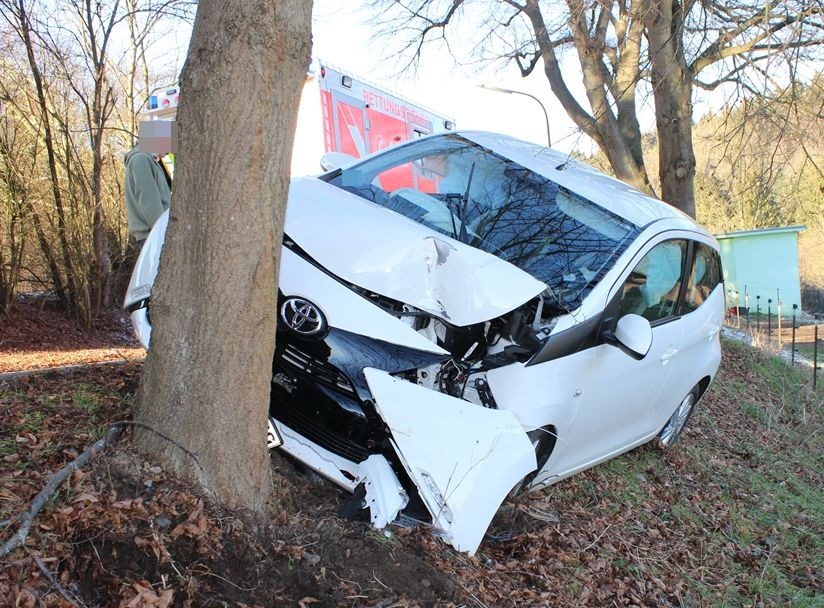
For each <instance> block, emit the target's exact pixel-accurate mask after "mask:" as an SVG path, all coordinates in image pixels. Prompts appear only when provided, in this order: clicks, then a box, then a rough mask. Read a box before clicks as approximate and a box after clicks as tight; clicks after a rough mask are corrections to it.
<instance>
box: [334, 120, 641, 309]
mask: <svg viewBox="0 0 824 608" xmlns="http://www.w3.org/2000/svg"><path fill="white" fill-rule="evenodd" d="M325 179H326V180H327V181H328V182H329V183H331V184H333V185H335V186H338V187H340V188H343V189H344V190H347V191H349V192H352V193H354V194H357V195H358V196H360V197H362V198H365V199H367V200H370V201H372V202H374V203H377V204H378V205H381V206H382V207H386V208H387V209H391V210H392V211H395V212H396V213H399V214H401V215H403V216H405V217H407V218H409V219H411V220H414V221H416V222H418V223H420V224H423V225H424V226H427V227H428V228H431V229H432V230H435V231H437V232H439V233H441V234H445V235H448V236H450V237H452V238H454V239H456V240H459V241H461V242H463V243H466V244H468V245H470V246H472V247H477V248H478V249H481V250H483V251H486V252H488V253H491V254H493V255H496V256H498V257H500V258H502V259H504V260H506V261H507V262H510V263H511V264H514V265H515V266H517V267H518V268H520V269H522V270H524V271H526V272H528V273H529V274H531V275H532V276H534V277H535V278H537V279H538V280H540V281H543V282H544V283H546V284H547V286H548V287H549V291H550V293H551V295H552V296H554V298H555V300H556V301H557V302H558V304H559V305H561V306H562V307H563V308H565V309H567V310H571V309H572V308H575V307H577V306H578V305H579V304H580V302H581V300H582V299H583V297H584V296H585V295H586V294H587V293H588V292H589V290H590V289H591V287H592V286H593V285H594V284H595V283H596V282H597V281H599V280H600V279H601V278H602V277H603V275H604V274H605V273H606V272H607V271H608V270H609V269H610V268H611V267H612V265H613V263H614V262H615V260H616V258H617V257H618V256H619V255H620V254H621V253H622V252H623V250H624V249H625V247H626V245H627V244H628V243H629V242H630V241H631V240H632V239H633V238H634V237H635V236H636V235H637V233H638V229H637V228H636V227H635V226H634V225H633V224H632V223H630V222H628V221H625V220H623V219H621V218H620V217H618V216H616V215H614V214H612V213H610V212H608V211H607V210H605V209H603V208H601V207H599V206H597V205H595V204H594V203H592V202H591V201H589V200H586V199H584V198H582V197H580V196H578V195H577V194H575V193H574V192H571V191H569V190H567V189H566V188H564V187H562V186H559V185H558V184H556V183H555V182H553V181H552V180H551V179H549V178H547V177H544V176H543V175H540V174H538V173H535V172H534V171H531V170H529V169H527V168H525V167H523V166H521V165H519V164H518V163H515V162H513V161H511V160H509V159H507V158H505V157H503V156H500V155H498V154H496V153H494V152H492V151H491V150H488V149H486V148H484V147H482V146H480V145H478V144H475V143H474V142H471V141H469V140H467V139H465V138H463V137H461V136H459V135H455V134H449V135H444V136H439V137H432V138H427V139H424V140H421V141H419V142H415V143H412V144H408V145H405V146H400V147H398V148H397V149H395V150H393V151H387V152H385V153H383V154H380V155H377V156H375V157H372V158H369V159H367V160H365V161H363V162H362V163H359V164H356V165H353V166H351V167H348V168H346V169H343V170H338V171H335V172H333V173H331V174H329V175H327V176H326V177H325Z"/></svg>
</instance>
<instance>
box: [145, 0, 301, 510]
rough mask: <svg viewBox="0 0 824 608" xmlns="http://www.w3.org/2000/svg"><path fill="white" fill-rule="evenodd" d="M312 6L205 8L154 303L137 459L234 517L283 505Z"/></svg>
mask: <svg viewBox="0 0 824 608" xmlns="http://www.w3.org/2000/svg"><path fill="white" fill-rule="evenodd" d="M311 9H312V3H311V2H306V1H305V0H281V1H279V2H271V1H270V0H201V2H200V4H199V6H198V9H197V15H196V17H195V24H194V31H193V34H192V40H191V44H190V48H189V54H188V58H187V60H186V65H185V67H184V69H183V73H182V75H181V104H180V108H179V111H178V123H179V133H180V141H179V147H178V159H177V160H178V165H177V171H176V183H175V193H174V197H173V200H172V212H171V213H172V214H171V221H170V223H169V228H168V232H167V234H166V242H165V245H164V250H163V254H162V257H161V265H160V271H159V275H158V277H157V282H156V284H155V288H154V290H153V293H152V307H151V314H152V321H153V324H154V330H153V335H152V348H151V349H150V352H149V355H148V357H147V360H146V365H145V369H144V375H143V379H142V382H141V387H140V391H139V402H138V409H137V419H138V420H139V421H141V422H143V423H146V424H148V425H151V426H153V427H155V428H158V429H162V430H163V431H164V432H165V433H166V434H168V435H170V436H171V437H172V438H173V439H174V440H175V441H177V442H179V443H180V444H181V445H182V446H184V447H186V448H187V449H189V450H191V451H192V452H193V453H195V454H196V455H197V457H198V459H199V462H200V465H202V467H201V466H198V465H197V464H196V463H195V462H193V461H192V459H191V458H190V457H188V456H186V455H185V454H183V453H182V452H181V451H180V450H179V449H177V448H176V447H175V446H174V445H172V444H170V443H169V442H167V441H165V440H163V439H161V438H159V437H158V436H156V435H153V434H149V433H145V432H138V433H137V434H136V441H137V444H138V447H139V448H140V449H141V450H142V451H144V452H145V453H148V454H151V455H152V456H153V457H154V458H155V459H157V460H158V461H160V463H161V464H162V465H164V466H165V467H166V468H167V469H171V470H173V471H174V472H176V473H177V474H179V475H183V476H184V477H187V478H189V479H191V480H194V481H195V482H197V483H199V484H200V485H201V486H202V487H203V488H205V489H206V490H207V491H208V492H210V493H212V494H213V495H214V496H215V497H216V498H217V499H218V500H220V501H221V502H223V503H224V504H226V505H228V506H230V507H242V508H248V509H251V510H253V511H258V512H260V511H262V510H263V509H264V506H265V503H266V500H267V498H268V497H269V495H270V493H271V473H270V470H269V466H268V458H267V450H266V420H267V411H268V404H269V388H270V384H269V382H270V376H271V369H272V358H273V356H274V345H275V325H276V318H275V315H276V299H277V270H278V266H279V257H280V255H279V254H280V247H279V245H280V242H281V237H282V231H283V218H284V211H285V206H286V196H287V191H288V175H289V165H290V156H291V150H292V140H293V137H294V130H295V122H296V119H297V109H298V102H299V99H300V92H301V88H302V84H303V80H304V77H305V74H306V68H307V67H308V62H309V58H310V47H311V29H310V26H311Z"/></svg>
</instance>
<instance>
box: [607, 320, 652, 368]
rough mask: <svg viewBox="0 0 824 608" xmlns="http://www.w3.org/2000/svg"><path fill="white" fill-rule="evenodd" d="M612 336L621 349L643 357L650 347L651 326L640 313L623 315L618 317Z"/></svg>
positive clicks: (634, 355) (640, 357)
mask: <svg viewBox="0 0 824 608" xmlns="http://www.w3.org/2000/svg"><path fill="white" fill-rule="evenodd" d="M613 337H614V339H615V341H616V342H617V346H619V347H622V348H621V350H623V351H624V352H627V354H629V355H631V356H633V357H635V358H636V359H643V358H644V357H646V356H647V353H648V352H649V349H650V347H652V326H651V325H650V324H649V321H647V320H646V319H645V318H644V317H642V316H641V315H632V314H629V315H624V316H623V317H621V318H620V319H618V324H617V325H616V326H615V332H614V334H613Z"/></svg>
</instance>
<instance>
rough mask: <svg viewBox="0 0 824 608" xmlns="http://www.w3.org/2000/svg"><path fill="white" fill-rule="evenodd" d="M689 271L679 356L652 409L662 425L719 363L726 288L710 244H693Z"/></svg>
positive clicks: (681, 310)
mask: <svg viewBox="0 0 824 608" xmlns="http://www.w3.org/2000/svg"><path fill="white" fill-rule="evenodd" d="M690 257H691V261H690V265H689V271H688V272H687V273H686V275H685V276H686V280H685V281H684V290H683V296H682V299H681V302H680V303H679V310H678V314H679V317H680V321H679V322H680V325H681V331H682V339H681V348H680V351H679V354H678V359H677V361H676V362H675V365H674V366H673V369H672V370H670V374H669V377H668V379H667V382H666V384H665V385H664V386H663V387H662V389H661V393H660V395H659V397H658V399H656V401H655V403H654V404H653V406H652V409H651V411H650V412H649V417H650V419H651V420H652V421H653V423H654V424H656V425H657V426H658V427H659V428H660V427H662V426H663V425H664V423H665V422H666V421H667V420H668V419H669V417H670V416H671V415H672V413H673V411H674V409H675V407H676V405H675V404H677V403H678V402H680V400H681V399H682V398H683V397H684V396H685V395H686V394H687V393H688V392H689V391H690V390H691V389H692V387H694V386H695V385H696V384H697V383H698V382H699V381H700V380H701V379H702V378H703V377H704V376H705V375H707V370H708V369H710V370H712V372H714V371H715V368H717V366H718V362H719V361H720V358H721V345H720V343H719V340H718V334H719V332H720V330H721V324H722V321H723V318H722V317H723V311H724V289H723V283H721V261H720V257H719V255H718V252H717V251H716V250H715V249H714V248H713V247H711V246H709V245H707V244H705V243H700V242H693V243H692V255H691V256H690Z"/></svg>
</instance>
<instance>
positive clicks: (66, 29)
mask: <svg viewBox="0 0 824 608" xmlns="http://www.w3.org/2000/svg"><path fill="white" fill-rule="evenodd" d="M52 5H53V6H51V7H50V10H45V9H44V8H43V5H41V6H39V7H38V4H37V3H34V4H31V3H25V2H14V1H12V0H0V9H2V15H3V19H2V20H0V57H2V58H3V59H0V307H2V309H3V310H4V311H6V312H10V311H11V309H12V307H13V306H14V303H15V297H16V295H17V294H18V293H24V292H31V291H37V292H50V293H52V294H54V297H55V298H56V299H57V300H58V301H59V304H60V306H61V307H62V308H63V309H65V310H66V311H68V312H69V313H70V314H71V315H72V316H74V317H76V318H78V319H80V320H81V321H82V323H83V324H84V325H85V326H86V327H87V328H92V327H93V326H94V324H95V321H96V319H98V318H99V317H100V316H101V314H102V313H103V312H105V311H106V310H107V309H110V308H112V307H117V306H119V305H120V302H121V301H122V295H123V292H124V289H125V286H126V284H127V282H128V277H129V274H130V272H131V268H132V266H133V263H134V258H135V256H136V253H137V251H136V249H135V246H134V244H133V243H132V242H130V239H129V235H128V232H127V229H126V216H125V206H124V192H123V170H124V169H123V162H122V159H123V155H124V154H125V152H126V151H128V150H129V149H130V148H131V147H132V146H133V145H134V141H135V136H136V134H137V130H138V123H139V121H140V120H144V119H146V117H147V115H146V109H147V101H148V96H149V94H150V93H151V92H152V91H154V90H156V89H157V88H158V87H165V86H167V85H169V84H171V83H173V82H175V80H176V74H175V73H174V72H173V71H171V70H166V71H161V72H158V71H156V70H155V69H154V68H155V66H154V65H153V64H152V62H151V61H150V55H149V46H150V45H151V43H152V41H153V40H156V38H157V37H158V36H159V35H162V33H163V32H166V31H169V30H170V29H174V27H175V24H176V23H180V24H182V23H184V22H186V23H188V22H189V21H190V20H191V18H192V16H193V8H194V3H192V2H190V1H186V0H166V1H164V2H158V1H157V0H122V1H119V2H117V1H111V2H96V3H88V2H82V1H80V0H61V2H57V3H52ZM27 6H29V7H32V10H34V11H35V12H33V13H28V12H27ZM456 118H457V119H458V124H459V126H460V116H458V117H456ZM822 118H824V74H822V73H820V72H819V73H817V74H815V75H814V76H813V77H812V78H808V79H807V80H806V81H804V80H801V79H794V80H792V79H791V81H790V83H789V84H786V85H784V84H780V83H779V82H770V83H769V84H768V85H767V86H765V87H764V89H763V90H761V91H751V92H750V93H749V94H747V95H743V96H741V97H739V98H738V99H737V101H736V102H735V103H733V104H730V105H727V106H725V107H723V108H722V109H721V110H720V111H718V112H715V113H713V114H710V115H706V116H694V117H693V120H694V137H693V145H694V152H695V157H696V177H695V191H696V214H697V219H698V220H699V222H701V223H702V224H704V225H705V226H706V227H707V228H708V229H710V230H711V231H714V232H729V231H734V230H744V229H753V228H766V227H775V226H785V225H792V224H804V225H805V226H806V230H805V231H803V232H802V233H801V234H800V236H799V257H800V260H801V262H800V264H801V277H802V284H803V286H802V291H803V295H802V307H803V308H805V309H807V310H811V309H813V308H815V307H816V302H817V300H816V298H819V300H818V301H824V143H823V142H824V120H822ZM538 126H540V127H541V128H543V125H536V130H541V129H538V128H537V127H538ZM643 153H644V158H645V162H646V165H647V167H648V173H649V175H650V176H651V181H652V184H651V185H652V187H653V189H655V190H656V191H658V189H659V184H657V183H656V181H655V179H656V178H655V176H657V175H658V169H657V162H658V161H657V158H658V154H657V137H656V134H655V131H654V130H653V131H651V132H648V133H646V134H645V135H644V137H643ZM586 160H588V161H589V162H591V163H593V164H595V165H596V166H598V167H599V168H601V169H602V170H605V171H607V172H609V165H608V163H606V162H605V160H604V158H603V155H601V154H596V155H594V156H589V157H587V158H586Z"/></svg>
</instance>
